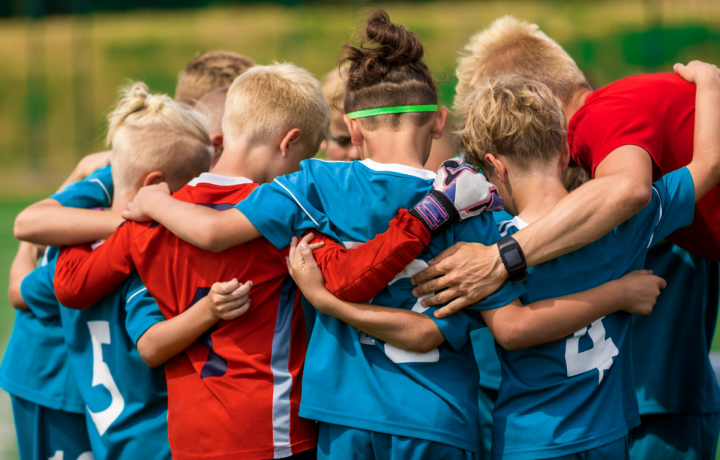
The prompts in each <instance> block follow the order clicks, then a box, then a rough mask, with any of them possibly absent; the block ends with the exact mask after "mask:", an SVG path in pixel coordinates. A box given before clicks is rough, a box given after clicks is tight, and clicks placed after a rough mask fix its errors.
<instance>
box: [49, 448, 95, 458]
mask: <svg viewBox="0 0 720 460" xmlns="http://www.w3.org/2000/svg"><path fill="white" fill-rule="evenodd" d="M48 460H65V452H63V451H62V450H56V451H55V455H53V456H52V457H50V458H48ZM77 460H95V456H94V455H93V453H92V452H83V453H82V454H80V456H79V457H78V458H77Z"/></svg>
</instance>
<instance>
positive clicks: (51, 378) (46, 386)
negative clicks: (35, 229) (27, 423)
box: [0, 166, 113, 413]
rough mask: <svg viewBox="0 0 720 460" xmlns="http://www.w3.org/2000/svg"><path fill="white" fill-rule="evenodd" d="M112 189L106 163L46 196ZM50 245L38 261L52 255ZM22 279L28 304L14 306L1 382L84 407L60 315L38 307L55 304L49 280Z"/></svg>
mask: <svg viewBox="0 0 720 460" xmlns="http://www.w3.org/2000/svg"><path fill="white" fill-rule="evenodd" d="M112 194H113V184H112V176H111V172H110V166H106V167H104V168H101V169H98V170H97V171H95V172H94V173H93V174H92V175H90V176H89V177H87V178H86V179H85V180H82V181H79V182H75V183H73V184H70V185H68V186H67V187H65V188H64V189H63V190H61V191H60V192H58V193H56V194H54V195H52V196H51V197H50V198H52V199H55V200H57V201H58V202H59V203H60V204H61V205H63V206H65V207H71V208H93V207H107V206H110V202H111V201H112ZM57 251H58V250H57V248H53V247H49V248H48V249H47V252H46V254H45V256H44V257H43V261H42V262H41V264H43V265H44V264H47V263H48V260H54V258H55V257H57ZM42 281H43V282H41V283H37V282H36V281H35V280H33V279H25V280H23V283H22V286H21V292H22V295H23V298H24V299H25V302H26V303H27V304H28V307H29V308H30V310H16V311H15V325H14V327H13V333H12V336H11V337H10V343H8V347H7V349H6V350H5V355H4V357H3V361H2V366H0V387H2V388H3V389H4V390H5V391H7V392H8V393H10V394H12V395H15V396H17V397H19V398H22V399H25V400H27V401H30V402H33V403H35V404H38V405H41V406H45V407H49V408H51V409H56V410H64V411H67V412H75V413H83V412H85V408H84V404H83V402H82V399H81V397H80V392H79V390H78V388H77V384H76V383H75V380H74V378H73V376H72V373H71V371H70V364H69V362H68V359H67V352H66V349H65V339H64V337H63V333H62V326H61V322H60V315H59V312H58V310H57V309H55V312H54V313H53V314H51V315H45V314H43V313H42V311H41V308H42V307H43V305H45V304H46V303H50V304H51V305H52V304H56V303H57V300H56V299H55V293H54V291H53V290H52V284H50V287H49V288H46V287H44V286H47V283H46V282H45V280H42Z"/></svg>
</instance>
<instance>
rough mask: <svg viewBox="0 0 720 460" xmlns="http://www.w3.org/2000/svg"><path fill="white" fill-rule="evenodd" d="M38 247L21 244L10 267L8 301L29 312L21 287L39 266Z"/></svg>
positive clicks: (22, 242) (15, 306)
mask: <svg viewBox="0 0 720 460" xmlns="http://www.w3.org/2000/svg"><path fill="white" fill-rule="evenodd" d="M37 259H38V250H37V246H35V245H34V244H31V243H26V242H24V241H21V242H20V246H19V247H18V251H17V254H16V255H15V259H14V260H13V262H12V265H11V266H10V280H9V281H10V282H9V286H8V299H9V300H10V305H12V306H13V307H14V308H17V309H20V310H27V309H28V305H27V302H25V299H24V298H23V296H22V292H21V289H20V286H21V285H22V281H23V279H24V278H25V277H26V276H27V275H28V274H29V273H30V272H32V271H33V270H34V269H35V267H36V266H37Z"/></svg>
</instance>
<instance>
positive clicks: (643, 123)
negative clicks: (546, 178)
mask: <svg viewBox="0 0 720 460" xmlns="http://www.w3.org/2000/svg"><path fill="white" fill-rule="evenodd" d="M694 129H695V85H693V84H690V83H688V82H686V81H685V80H683V79H682V78H680V77H679V76H677V75H675V74H671V73H661V74H654V75H639V76H636V77H629V78H625V79H622V80H619V81H617V82H615V83H611V84H610V85H608V86H606V87H605V88H602V89H599V90H597V91H595V92H593V93H592V94H591V95H590V96H588V98H587V100H586V101H585V105H584V106H583V107H581V108H580V110H578V111H577V113H576V114H575V115H574V116H573V117H572V119H570V123H569V126H568V143H569V145H570V153H571V155H572V157H573V159H575V161H576V162H577V163H578V164H579V165H580V166H581V167H582V168H583V169H585V170H586V171H587V172H589V173H591V174H592V175H594V174H595V168H596V167H597V165H598V164H600V162H601V161H602V160H603V159H605V157H606V156H607V155H608V154H610V152H612V151H613V150H615V149H617V148H618V147H622V146H623V145H637V146H639V147H642V148H643V149H645V150H647V152H648V153H649V154H650V156H651V157H652V160H653V180H658V179H659V178H660V177H661V176H662V175H663V174H667V173H669V172H672V171H675V170H676V169H680V168H682V167H683V166H687V165H688V164H689V163H690V161H691V160H692V157H693V138H694ZM668 239H669V240H670V241H671V242H673V243H675V244H677V245H678V246H680V247H682V248H683V249H685V250H687V251H689V252H691V253H693V254H695V255H697V256H699V257H702V258H704V259H708V260H713V261H720V188H718V187H715V188H713V189H712V190H711V191H710V192H709V193H708V194H707V195H705V197H703V199H701V200H700V201H699V202H698V203H697V204H696V206H695V220H694V221H693V223H692V225H690V226H689V227H685V228H682V229H680V230H677V231H676V232H675V233H673V234H672V235H671V236H670V237H669V238H668Z"/></svg>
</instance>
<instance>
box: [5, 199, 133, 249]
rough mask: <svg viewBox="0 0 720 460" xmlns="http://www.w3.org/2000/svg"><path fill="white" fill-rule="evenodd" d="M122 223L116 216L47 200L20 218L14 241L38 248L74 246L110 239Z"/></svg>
mask: <svg viewBox="0 0 720 460" xmlns="http://www.w3.org/2000/svg"><path fill="white" fill-rule="evenodd" d="M122 221H123V219H122V217H120V214H119V213H116V212H97V211H93V210H89V209H76V208H66V207H63V206H62V205H60V203H58V202H57V201H55V200H52V199H47V200H43V201H41V202H40V203H36V204H34V205H32V206H30V207H28V208H27V209H25V210H24V211H23V212H21V213H20V214H19V215H18V217H17V218H16V219H15V237H16V238H17V239H19V240H22V241H27V242H30V243H35V244H43V245H53V246H71V245H76V244H83V243H88V242H91V241H97V240H101V239H105V238H108V237H109V236H110V235H112V234H113V232H114V231H115V229H116V228H117V227H118V225H120V224H121V223H122Z"/></svg>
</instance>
